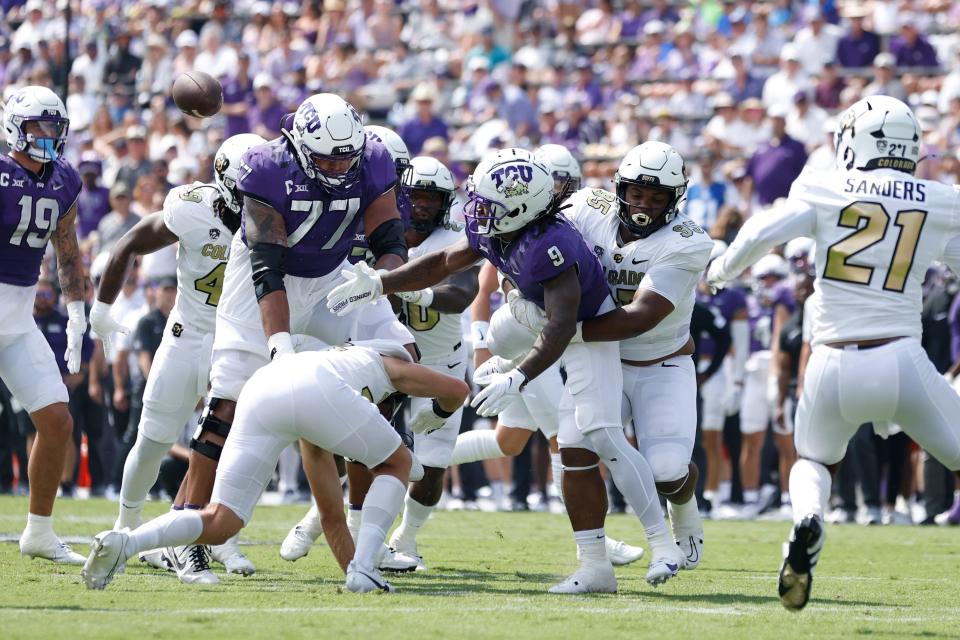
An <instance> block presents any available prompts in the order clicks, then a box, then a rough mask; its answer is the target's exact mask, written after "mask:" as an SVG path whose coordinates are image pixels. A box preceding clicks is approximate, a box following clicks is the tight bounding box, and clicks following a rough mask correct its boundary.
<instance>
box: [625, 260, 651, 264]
mask: <svg viewBox="0 0 960 640" xmlns="http://www.w3.org/2000/svg"><path fill="white" fill-rule="evenodd" d="M630 262H632V263H633V264H643V263H644V262H650V261H649V260H631V261H630Z"/></svg>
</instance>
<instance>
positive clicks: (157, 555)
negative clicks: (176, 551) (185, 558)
mask: <svg viewBox="0 0 960 640" xmlns="http://www.w3.org/2000/svg"><path fill="white" fill-rule="evenodd" d="M140 562H143V563H146V564H147V565H149V566H151V567H153V568H154V569H159V570H160V571H173V572H176V569H174V567H173V561H172V560H171V559H170V557H169V556H168V555H167V550H166V549H153V550H152V551H144V552H143V553H141V554H140Z"/></svg>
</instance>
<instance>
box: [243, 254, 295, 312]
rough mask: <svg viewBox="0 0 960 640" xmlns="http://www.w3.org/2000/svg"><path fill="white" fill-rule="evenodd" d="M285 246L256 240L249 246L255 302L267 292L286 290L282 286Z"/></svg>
mask: <svg viewBox="0 0 960 640" xmlns="http://www.w3.org/2000/svg"><path fill="white" fill-rule="evenodd" d="M286 254H287V248H286V247H285V246H283V245H280V244H270V243H267V242H258V243H257V244H255V245H253V246H252V247H250V266H251V267H253V289H254V291H255V292H256V294H257V302H259V301H260V299H261V298H263V297H264V296H265V295H267V294H268V293H272V292H274V291H286V288H285V287H284V286H283V274H284V273H285V271H286V269H285V259H286Z"/></svg>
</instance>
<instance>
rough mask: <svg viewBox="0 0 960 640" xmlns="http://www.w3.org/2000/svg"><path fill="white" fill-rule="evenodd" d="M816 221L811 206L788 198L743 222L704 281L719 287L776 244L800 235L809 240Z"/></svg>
mask: <svg viewBox="0 0 960 640" xmlns="http://www.w3.org/2000/svg"><path fill="white" fill-rule="evenodd" d="M816 221H817V217H816V211H815V210H814V208H813V207H811V206H810V205H809V204H807V203H806V202H803V201H802V200H796V199H789V198H788V199H787V200H784V201H783V203H782V204H780V205H777V206H774V207H773V208H772V209H768V210H767V211H765V212H762V213H757V214H755V215H754V216H753V217H752V218H750V219H749V220H747V221H746V223H744V225H743V227H741V229H740V232H739V233H737V237H736V239H734V241H733V242H732V243H731V244H730V247H729V248H728V249H727V250H726V251H725V252H724V253H723V255H721V256H720V257H719V258H717V259H716V260H714V261H713V262H712V263H711V264H710V270H709V272H708V273H707V282H709V283H710V285H711V286H714V287H716V286H721V287H722V286H723V285H724V284H725V283H726V282H729V281H730V280H733V279H734V278H736V277H737V276H739V275H740V274H741V273H742V272H743V270H744V269H746V268H747V267H749V266H750V265H752V264H753V263H754V262H756V261H757V260H759V259H760V258H762V257H763V256H764V255H766V254H767V252H768V251H770V249H772V248H774V247H776V246H777V245H781V244H783V243H785V242H787V241H788V240H793V239H794V238H799V237H802V236H806V237H812V236H813V233H814V230H815V227H816Z"/></svg>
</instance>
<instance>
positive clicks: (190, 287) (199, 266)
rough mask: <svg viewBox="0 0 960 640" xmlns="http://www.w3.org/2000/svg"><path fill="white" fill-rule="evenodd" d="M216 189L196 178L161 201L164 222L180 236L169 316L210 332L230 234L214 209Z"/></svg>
mask: <svg viewBox="0 0 960 640" xmlns="http://www.w3.org/2000/svg"><path fill="white" fill-rule="evenodd" d="M216 193H217V192H216V189H214V188H212V187H210V186H209V185H204V184H202V183H199V182H195V183H193V184H191V185H183V186H180V187H176V188H174V189H172V190H171V191H170V193H169V194H167V198H166V200H164V203H163V223H164V224H165V225H166V226H167V228H168V229H170V231H171V232H173V234H174V235H176V236H177V238H179V240H180V243H179V247H178V249H177V301H176V304H175V305H174V308H173V311H172V312H171V316H172V317H174V318H175V320H176V321H177V322H181V323H183V324H186V325H188V326H192V327H193V328H194V329H195V330H197V331H201V332H204V333H212V332H213V330H214V326H215V324H216V312H217V304H218V303H219V302H220V294H221V292H222V289H223V279H224V273H225V271H226V266H227V257H228V255H229V253H230V241H231V240H232V238H233V234H232V233H231V232H230V230H229V229H227V227H226V226H225V225H224V224H223V222H222V221H221V220H220V218H218V217H217V216H216V215H215V214H214V211H213V199H214V197H215V196H216Z"/></svg>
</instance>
